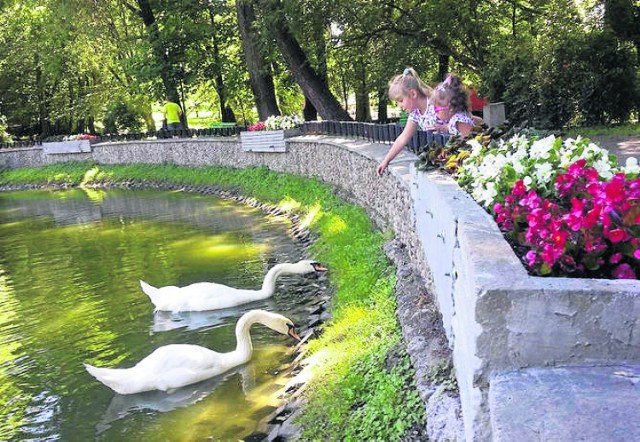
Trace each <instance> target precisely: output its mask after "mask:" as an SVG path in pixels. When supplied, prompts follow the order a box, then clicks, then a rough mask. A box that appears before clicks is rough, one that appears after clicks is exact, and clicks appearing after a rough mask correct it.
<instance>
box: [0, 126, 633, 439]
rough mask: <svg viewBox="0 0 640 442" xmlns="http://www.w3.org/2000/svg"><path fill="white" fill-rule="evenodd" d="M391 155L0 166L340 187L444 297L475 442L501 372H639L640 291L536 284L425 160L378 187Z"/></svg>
mask: <svg viewBox="0 0 640 442" xmlns="http://www.w3.org/2000/svg"><path fill="white" fill-rule="evenodd" d="M387 151H388V146H384V145H376V144H369V143H366V142H358V141H353V140H345V139H339V138H335V137H326V136H302V137H296V138H293V139H290V140H288V141H287V152H286V153H256V152H242V150H241V148H240V143H239V141H238V138H211V139H192V140H184V139H177V140H158V141H137V142H126V143H103V144H98V145H94V146H92V152H91V153H78V154H56V155H46V154H44V153H43V152H42V149H41V148H24V149H7V150H3V151H1V152H0V164H4V165H6V166H8V167H12V168H16V167H25V166H42V165H45V164H49V163H53V162H60V161H69V160H93V161H95V162H96V163H99V164H121V163H154V164H160V163H171V164H177V165H183V166H204V165H223V166H230V167H236V168H244V167H249V166H260V165H264V166H266V167H268V168H269V169H272V170H275V171H278V172H290V173H293V174H296V175H302V176H307V177H316V178H318V179H319V180H321V181H325V182H327V183H329V184H331V185H333V186H335V188H336V189H337V190H338V192H339V193H340V196H342V197H344V198H345V199H347V200H348V201H351V202H354V203H356V204H359V205H361V206H363V207H364V208H365V209H366V210H367V211H368V213H369V214H370V216H371V217H372V219H373V220H374V221H376V223H377V224H378V225H379V226H381V227H384V226H389V227H391V228H392V229H393V230H394V232H395V233H396V236H397V238H398V239H399V240H400V241H401V242H402V243H403V244H404V245H405V246H406V248H407V252H408V255H409V257H410V259H411V261H412V262H413V264H414V266H415V268H416V269H418V271H419V272H420V273H421V275H422V276H423V278H424V279H425V280H426V281H428V282H427V290H428V291H429V292H430V293H433V294H434V295H435V297H436V298H437V300H438V304H439V308H440V312H441V313H442V317H443V318H442V319H443V324H444V327H445V331H446V334H447V337H448V339H449V345H450V346H451V348H452V349H453V356H454V363H455V368H456V377H457V379H458V384H459V388H460V395H461V399H462V410H463V416H464V424H465V435H466V439H467V440H489V439H491V431H492V429H491V423H490V413H491V410H489V396H488V395H489V388H490V380H491V378H492V376H494V375H496V373H500V372H502V371H508V370H514V369H516V370H517V369H521V368H527V367H548V366H564V365H613V364H616V363H619V364H624V363H638V362H640V333H638V332H637V331H636V330H635V327H636V324H637V318H638V317H640V297H639V296H638V294H639V293H640V283H638V282H635V281H610V280H584V279H567V278H538V277H530V276H528V275H527V273H526V272H525V270H524V268H523V267H522V265H521V264H520V262H519V260H518V258H517V257H516V256H515V254H514V253H513V251H512V250H511V248H510V247H509V245H508V244H507V243H506V241H505V240H504V239H503V237H502V235H501V233H500V232H499V231H498V228H497V226H496V225H495V223H494V222H493V221H492V220H491V218H490V217H489V215H488V214H487V213H486V212H484V210H482V209H481V208H480V207H479V206H478V205H477V204H475V203H474V202H473V201H472V200H471V199H470V198H469V197H468V195H467V194H466V193H464V192H462V191H461V190H460V189H459V188H458V186H457V185H456V184H455V182H454V181H453V180H452V179H451V178H450V177H448V176H445V175H443V174H440V173H437V172H434V173H429V174H425V173H421V172H417V171H415V169H413V168H412V164H413V162H414V161H415V159H416V158H415V156H413V155H412V154H409V153H407V152H403V153H402V154H401V155H400V156H399V157H397V159H396V160H395V161H394V162H392V164H391V165H390V167H389V173H387V174H385V175H384V176H383V177H382V178H379V177H378V176H377V175H376V173H375V166H376V164H377V163H378V161H379V160H380V159H381V158H382V157H383V156H384V155H385V154H386V152H387ZM412 356H413V357H415V355H412ZM550 412H551V411H550Z"/></svg>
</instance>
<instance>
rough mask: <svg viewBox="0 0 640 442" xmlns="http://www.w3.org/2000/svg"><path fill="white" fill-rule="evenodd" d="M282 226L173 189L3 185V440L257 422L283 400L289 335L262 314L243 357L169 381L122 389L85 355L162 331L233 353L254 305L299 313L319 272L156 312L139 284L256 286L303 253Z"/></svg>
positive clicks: (153, 433) (143, 436) (127, 350)
mask: <svg viewBox="0 0 640 442" xmlns="http://www.w3.org/2000/svg"><path fill="white" fill-rule="evenodd" d="M289 228H290V225H289V221H288V220H286V219H283V218H280V217H268V216H265V215H264V213H263V212H261V211H259V210H256V209H253V208H251V207H249V206H246V205H242V204H238V203H234V202H229V201H226V200H221V199H218V198H215V197H211V196H205V195H196V194H188V193H183V192H164V191H127V190H109V191H102V190H83V189H75V190H68V191H25V192H10V193H0V440H39V441H40V440H46V441H49V440H82V441H84V440H105V441H111V440H117V441H120V440H136V441H146V440H149V441H158V440H176V441H190V440H204V439H208V440H239V439H242V438H243V437H245V436H247V435H249V434H251V433H252V432H254V431H256V430H257V429H258V428H259V427H258V423H259V422H260V420H261V419H263V418H264V417H265V416H267V415H269V414H270V413H271V412H272V411H273V409H274V407H276V406H278V405H279V403H278V399H277V393H278V392H279V391H280V389H281V387H282V385H283V384H284V383H285V382H286V378H283V377H282V375H281V371H282V370H283V369H284V368H286V364H287V363H288V361H290V360H291V357H292V349H293V347H294V345H295V342H294V341H293V340H292V339H291V338H289V337H287V336H282V335H280V334H278V333H276V332H274V331H272V330H270V329H268V328H266V327H263V326H261V325H259V324H258V325H254V326H253V327H252V330H251V335H252V338H253V343H254V354H253V358H252V360H251V361H250V362H249V363H248V364H246V365H244V366H241V367H239V368H236V369H234V370H232V371H230V372H228V373H227V374H225V375H221V376H218V377H216V378H212V379H210V380H207V381H203V382H200V383H198V384H194V385H192V386H188V387H183V388H181V389H179V390H177V391H175V392H172V393H164V392H157V391H156V392H147V393H140V394H135V395H119V394H116V393H114V392H113V391H112V390H110V389H109V388H108V387H106V386H104V385H102V384H101V383H100V382H98V381H97V380H95V379H94V378H93V377H91V376H90V375H89V374H88V373H87V372H86V371H85V369H84V367H83V365H82V363H83V362H89V363H91V364H93V365H97V366H106V367H122V368H126V367H130V366H133V365H134V364H135V363H136V362H137V361H139V360H140V359H142V358H143V357H145V356H147V355H148V354H149V353H151V352H152V351H153V350H154V349H155V348H157V347H159V346H161V345H165V344H171V343H189V344H197V345H202V346H206V347H209V348H211V349H213V350H216V351H220V352H225V351H231V350H233V349H234V348H235V336H234V327H235V322H236V320H237V319H238V318H239V317H240V316H241V315H242V313H244V312H245V311H248V310H251V309H255V308H261V309H266V310H269V311H275V312H279V313H281V314H284V315H285V316H287V317H289V318H290V319H291V320H293V321H294V322H295V323H297V324H304V323H305V318H306V315H307V312H308V311H309V310H310V308H309V306H310V305H311V304H312V303H313V302H314V301H316V300H317V299H318V297H319V296H320V295H321V294H322V292H323V290H324V281H323V280H322V279H317V278H316V277H315V275H285V276H283V277H280V278H279V279H278V284H277V289H276V293H275V295H274V296H273V297H272V298H270V299H267V300H263V301H258V302H254V303H251V304H247V305H244V306H240V307H237V308H233V309H225V310H220V311H210V312H191V313H189V312H183V313H169V312H166V313H165V312H158V313H155V314H154V312H153V304H151V302H150V301H149V299H148V298H147V296H146V295H145V294H144V293H143V292H142V290H141V289H140V285H139V280H140V279H143V280H145V281H147V282H148V283H150V284H152V285H155V286H164V285H178V286H183V285H187V284H190V283H193V282H199V281H215V282H220V283H223V284H226V285H230V286H235V287H242V288H252V289H253V288H256V289H257V288H259V287H260V285H261V283H262V280H263V278H264V275H265V274H266V272H267V270H268V269H269V268H271V267H272V266H273V265H275V264H276V263H280V262H297V261H298V260H300V259H303V258H306V256H305V255H304V251H303V250H301V248H300V247H299V245H298V244H297V243H296V242H295V240H294V239H293V238H292V237H291V236H290V235H289V233H288V229H289ZM299 332H300V334H301V335H302V333H304V332H305V329H304V327H303V328H302V329H301V330H299Z"/></svg>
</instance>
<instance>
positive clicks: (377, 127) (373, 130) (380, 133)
mask: <svg viewBox="0 0 640 442" xmlns="http://www.w3.org/2000/svg"><path fill="white" fill-rule="evenodd" d="M403 129H404V127H403V126H400V125H398V124H396V123H388V124H379V123H363V122H359V121H307V122H305V123H303V124H302V125H301V126H300V132H301V133H302V134H303V135H308V134H323V135H335V136H339V137H349V138H355V139H359V140H366V141H369V142H371V143H385V144H391V143H393V141H394V140H395V139H396V138H397V137H398V136H399V135H400V134H401V133H402V130H403ZM244 130H246V127H244V126H229V127H216V128H206V129H183V130H176V131H169V130H167V129H161V130H159V131H156V132H138V133H131V134H107V135H97V136H96V137H95V138H94V139H92V140H91V142H92V143H99V142H104V141H134V140H145V139H148V138H158V139H164V138H173V137H179V138H193V137H229V136H234V135H239V134H240V132H242V131H244ZM59 138H60V139H59V140H56V139H55V138H53V139H52V140H51V141H63V137H59ZM448 139H449V135H447V134H441V133H437V132H432V131H418V132H417V133H416V134H415V135H414V136H413V138H412V139H411V141H410V143H409V148H410V149H411V150H412V151H414V152H417V151H418V150H420V148H421V147H423V146H427V145H432V144H434V143H435V144H436V145H441V146H444V145H445V144H446V143H447V140H448ZM46 141H49V140H46ZM41 145H42V140H40V139H35V140H27V141H15V142H13V143H10V144H7V143H2V144H0V148H15V147H33V146H41Z"/></svg>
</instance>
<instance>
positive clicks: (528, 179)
mask: <svg viewBox="0 0 640 442" xmlns="http://www.w3.org/2000/svg"><path fill="white" fill-rule="evenodd" d="M522 183H523V184H524V185H525V186H526V187H527V190H529V189H531V183H533V178H531V177H530V176H529V175H527V176H525V177H524V178H522Z"/></svg>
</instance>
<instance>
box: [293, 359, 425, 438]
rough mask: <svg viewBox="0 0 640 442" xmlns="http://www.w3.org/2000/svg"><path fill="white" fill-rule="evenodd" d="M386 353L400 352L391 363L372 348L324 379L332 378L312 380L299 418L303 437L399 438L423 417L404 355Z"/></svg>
mask: <svg viewBox="0 0 640 442" xmlns="http://www.w3.org/2000/svg"><path fill="white" fill-rule="evenodd" d="M387 355H389V356H390V357H393V358H398V359H397V360H395V361H394V365H393V366H391V367H390V366H389V365H390V364H389V359H390V358H387V357H386V355H385V353H382V352H371V353H369V354H367V355H364V356H363V357H362V358H360V359H358V360H356V361H354V362H352V363H351V364H350V371H349V372H348V373H345V374H341V375H340V376H337V378H338V379H336V380H331V379H330V378H329V379H326V380H327V381H328V382H330V384H328V385H323V384H322V383H318V385H316V389H315V391H314V397H313V399H312V401H311V402H310V403H309V405H308V408H307V409H308V412H307V413H306V414H305V415H303V417H302V418H301V419H300V423H301V424H302V426H303V427H304V432H303V435H302V438H303V440H331V441H338V440H340V441H341V440H401V439H402V437H403V435H405V434H406V433H407V431H408V430H409V429H410V428H411V427H412V426H414V425H419V424H422V423H423V422H424V418H425V416H424V404H423V403H422V400H421V399H420V397H419V396H418V393H417V390H416V387H415V381H414V378H413V369H412V366H411V363H410V360H409V357H408V355H407V354H406V353H402V354H401V355H400V356H397V355H395V354H394V352H393V351H391V352H389V353H387ZM327 378H328V377H327ZM320 435H321V436H320Z"/></svg>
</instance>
